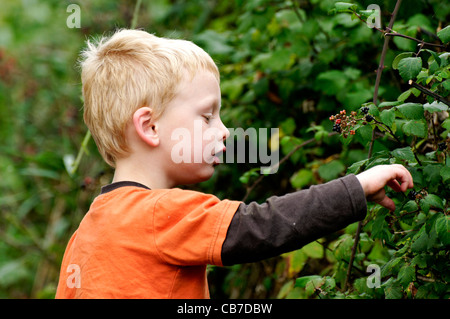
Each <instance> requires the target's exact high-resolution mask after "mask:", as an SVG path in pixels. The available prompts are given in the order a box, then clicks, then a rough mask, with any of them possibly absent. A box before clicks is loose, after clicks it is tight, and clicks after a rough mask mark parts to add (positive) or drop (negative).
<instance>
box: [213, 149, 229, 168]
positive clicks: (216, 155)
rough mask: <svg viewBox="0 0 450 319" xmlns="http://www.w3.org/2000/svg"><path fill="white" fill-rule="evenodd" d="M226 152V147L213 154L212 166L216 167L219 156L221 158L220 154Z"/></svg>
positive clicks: (218, 162)
mask: <svg viewBox="0 0 450 319" xmlns="http://www.w3.org/2000/svg"><path fill="white" fill-rule="evenodd" d="M225 151H226V147H225V146H224V147H223V149H222V150H221V151H219V152H217V153H214V154H213V156H214V158H213V165H214V166H217V165H219V164H220V158H219V157H220V156H222V154H223V153H224V152H225Z"/></svg>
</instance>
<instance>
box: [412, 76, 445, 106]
mask: <svg viewBox="0 0 450 319" xmlns="http://www.w3.org/2000/svg"><path fill="white" fill-rule="evenodd" d="M408 84H409V85H411V86H412V87H414V88H416V89H418V90H419V91H420V92H422V93H424V94H426V95H429V96H431V97H433V98H435V99H436V100H438V101H439V102H442V103H444V104H446V105H448V106H450V102H449V101H448V100H446V99H444V98H443V97H442V96H440V95H439V94H437V93H435V92H432V91H430V90H429V89H427V88H426V87H424V86H423V85H420V84H419V83H416V82H414V81H413V80H409V81H408Z"/></svg>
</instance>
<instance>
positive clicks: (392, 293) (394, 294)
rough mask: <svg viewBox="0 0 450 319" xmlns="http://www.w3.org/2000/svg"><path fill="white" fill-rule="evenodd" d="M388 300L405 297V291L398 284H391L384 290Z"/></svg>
mask: <svg viewBox="0 0 450 319" xmlns="http://www.w3.org/2000/svg"><path fill="white" fill-rule="evenodd" d="M384 293H385V295H386V299H401V298H402V297H403V289H402V287H401V286H400V285H399V284H398V283H395V282H394V283H391V284H390V285H388V286H387V287H386V288H384Z"/></svg>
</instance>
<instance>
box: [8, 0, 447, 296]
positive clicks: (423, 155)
mask: <svg viewBox="0 0 450 319" xmlns="http://www.w3.org/2000/svg"><path fill="white" fill-rule="evenodd" d="M335 2H336V1H334V0H323V1H319V0H310V1H303V0H298V1H284V0H272V1H268V0H249V1H243V0H235V1H222V0H208V1H200V0H190V1H181V0H178V1H177V0H152V1H145V0H144V1H142V3H141V6H140V8H139V11H138V16H137V21H138V24H137V27H139V28H143V29H145V30H146V31H148V32H152V33H155V34H156V35H159V36H167V37H179V38H185V39H189V40H192V41H194V42H196V43H197V44H199V45H200V46H202V47H203V48H205V50H206V51H208V52H209V53H210V54H211V55H212V56H213V58H214V59H215V60H216V61H217V63H218V65H219V68H220V70H221V74H222V79H221V88H222V93H223V97H222V99H223V100H222V118H223V120H224V123H225V125H226V126H228V127H234V128H237V127H242V128H248V127H255V128H269V127H270V128H272V127H274V128H275V127H278V128H280V147H281V155H282V156H286V155H289V156H287V157H286V160H285V161H284V162H283V163H282V165H281V166H280V169H279V171H278V172H277V174H272V175H268V176H265V177H263V178H260V177H259V176H258V174H257V173H255V170H254V169H255V168H256V167H259V166H260V164H226V165H221V166H220V167H219V168H218V169H217V172H216V174H215V175H214V176H213V178H212V179H211V180H209V181H207V182H205V183H202V184H199V185H189V186H186V187H187V188H191V189H197V190H201V191H204V192H208V193H214V194H216V195H217V196H218V197H219V198H232V199H238V200H239V199H244V198H245V201H247V202H248V201H251V200H256V201H258V202H262V201H264V200H265V199H266V198H268V197H269V196H272V195H282V194H284V193H286V192H291V191H294V190H297V189H303V188H307V187H309V186H310V185H313V184H320V183H324V182H327V181H329V180H332V179H334V178H337V177H339V176H343V175H345V174H347V173H348V172H357V171H358V170H360V169H363V168H365V167H369V166H370V165H375V164H382V163H390V162H401V163H403V164H405V165H408V167H409V168H410V170H411V172H412V173H414V178H415V182H416V184H417V185H418V188H417V189H415V191H417V192H418V193H420V192H422V193H421V195H420V196H422V197H423V198H419V197H417V198H415V199H413V200H407V199H405V197H401V196H398V197H397V198H396V201H397V203H398V205H399V207H400V209H399V210H398V211H396V212H395V214H394V215H388V213H387V212H386V211H384V210H382V209H380V208H379V207H375V206H374V207H370V211H369V214H368V218H367V220H366V221H365V223H364V229H363V230H362V232H361V234H360V236H359V243H358V249H357V251H356V255H355V261H354V268H353V272H352V274H351V276H350V278H347V269H348V264H349V260H350V257H351V256H350V255H351V250H352V246H353V245H354V240H355V231H356V228H357V225H356V224H354V225H350V226H349V227H347V228H346V229H344V230H342V231H340V232H338V233H335V234H331V235H329V236H327V237H325V238H322V239H320V240H318V241H316V242H313V243H311V244H309V245H307V246H305V247H304V248H302V249H300V250H298V251H295V252H292V253H288V254H285V255H283V256H280V257H277V258H272V259H269V260H266V261H263V262H260V263H255V264H244V265H236V266H233V267H228V268H220V267H211V268H209V280H210V289H211V295H212V297H213V298H345V297H348V298H443V297H445V298H448V297H449V291H448V282H449V280H450V278H449V277H450V275H449V272H448V266H449V255H448V245H449V241H448V223H449V220H448V212H449V204H448V200H449V197H450V196H449V191H448V185H449V178H448V170H447V171H444V173H442V172H441V170H444V168H445V167H447V169H448V167H449V166H450V164H449V160H448V158H449V153H448V151H447V152H446V151H443V152H439V151H438V150H437V149H436V143H435V142H433V141H430V140H428V137H429V135H428V133H427V132H428V129H430V130H432V129H433V127H434V129H435V130H437V132H435V133H434V136H439V139H440V140H439V141H440V142H441V143H442V141H445V139H446V138H447V136H448V135H446V134H448V132H449V131H450V126H449V124H448V123H449V122H448V120H447V122H445V112H444V113H442V112H438V111H442V110H444V111H445V106H441V105H440V104H439V107H441V109H439V107H438V106H436V108H437V109H428V110H427V112H428V113H426V112H425V111H424V109H423V105H425V104H426V103H428V104H431V103H433V100H429V97H427V96H425V95H424V94H421V92H417V91H413V90H412V89H411V87H410V86H409V85H408V83H407V81H406V80H405V79H404V78H402V75H401V74H400V73H399V71H398V70H397V69H396V68H395V67H393V62H394V61H395V59H396V57H398V55H399V54H402V53H405V52H412V53H413V54H416V53H417V52H418V49H417V43H416V42H414V41H410V40H408V39H404V38H400V37H394V38H393V39H392V41H391V42H390V46H389V50H388V51H387V54H386V60H385V63H384V64H385V66H386V67H385V69H384V71H383V75H382V80H381V84H380V88H379V102H380V103H382V102H385V104H384V106H383V107H384V108H383V107H382V108H379V107H380V105H370V104H368V105H369V106H370V114H372V115H373V116H374V117H375V119H376V120H377V121H379V122H380V123H383V124H384V125H385V126H389V127H393V126H394V123H395V126H396V128H395V134H396V135H398V136H397V138H398V139H400V141H401V143H400V144H401V145H400V144H399V143H397V142H396V141H393V140H392V137H390V136H389V134H388V133H389V132H387V131H386V130H383V128H381V130H380V132H381V134H382V135H383V136H384V137H382V138H379V139H377V140H375V142H374V143H373V154H374V157H372V158H371V159H370V160H369V159H368V155H369V154H368V153H369V143H370V141H371V132H372V129H373V127H374V126H375V124H373V123H372V124H371V125H366V126H363V127H361V128H359V129H358V130H357V131H356V134H355V135H354V136H353V137H352V138H350V139H343V138H342V137H340V136H339V135H337V134H330V133H331V132H332V127H333V122H332V121H330V120H329V117H330V115H332V114H336V113H339V111H340V110H343V109H346V110H347V112H350V111H357V112H358V114H360V111H359V109H360V107H361V105H362V104H364V103H368V102H371V101H372V98H373V91H374V83H375V77H376V73H375V70H376V69H377V68H378V63H379V60H380V54H381V48H382V45H383V41H384V37H383V35H382V34H381V33H379V32H376V31H375V30H373V29H370V28H368V27H367V26H366V25H365V24H364V23H362V22H361V21H359V19H352V15H351V14H350V13H347V12H337V13H336V14H330V10H332V9H334V8H336V6H335ZM70 3H76V4H78V5H80V7H81V28H80V29H69V28H68V27H67V26H66V19H67V17H68V16H69V14H70V13H68V12H66V8H67V6H68V5H69V4H70ZM353 3H355V4H357V5H358V8H360V9H365V8H367V6H368V5H369V4H378V5H379V6H380V7H381V10H382V21H383V25H386V24H387V22H388V21H389V18H390V12H392V10H393V8H394V5H395V1H390V0H385V1H374V0H370V1H358V2H353ZM134 8H135V2H134V1H118V2H112V1H106V0H98V1H73V2H72V1H56V0H52V1H38V0H34V1H32V0H26V1H25V0H24V1H20V2H19V1H3V2H2V9H1V11H0V138H1V141H2V142H1V144H0V172H1V176H2V178H1V179H0V214H1V215H0V298H52V297H53V296H54V293H55V289H56V284H57V279H58V273H59V266H60V261H61V259H62V255H63V253H64V249H65V246H66V243H67V241H68V239H69V237H70V236H71V234H72V233H73V231H74V230H75V229H76V227H77V226H78V224H79V222H80V220H81V219H82V217H83V215H84V214H85V213H86V211H87V210H88V208H89V205H90V203H91V201H92V200H93V198H94V197H95V196H96V195H97V194H98V192H99V190H100V187H101V186H102V185H104V184H107V183H109V182H110V180H111V178H112V170H111V169H110V168H109V167H107V166H106V164H104V163H103V162H102V160H101V157H100V156H99V154H98V152H97V151H96V147H95V145H94V143H93V142H92V141H89V143H87V145H86V147H85V151H86V152H87V154H85V155H84V157H83V158H82V161H81V162H80V166H79V167H78V170H77V171H76V173H75V174H74V175H72V176H71V175H70V174H69V173H68V171H67V169H66V165H65V160H66V163H67V160H68V159H70V158H73V157H75V156H76V154H77V153H78V150H79V149H80V146H81V145H82V143H83V139H84V137H85V134H86V127H85V125H84V123H83V121H82V101H81V98H80V95H81V85H80V77H79V71H78V69H77V66H76V62H77V58H78V53H79V52H80V50H81V49H82V48H83V46H84V42H85V40H86V38H88V37H97V36H99V35H101V34H105V33H106V34H107V33H110V32H112V31H113V30H114V29H115V28H122V27H130V25H131V20H132V18H133V14H134ZM449 17H450V4H448V3H447V2H446V1H441V0H427V1H425V0H408V1H407V2H406V1H405V2H404V3H403V5H402V6H401V8H400V11H399V12H398V16H397V19H396V22H395V24H394V27H393V29H394V30H396V31H398V32H401V33H403V34H405V35H408V36H411V37H415V38H420V39H424V40H425V41H428V42H434V43H440V42H439V39H438V38H436V36H435V34H436V33H437V31H438V30H441V29H443V28H445V27H446V24H447V23H448V21H449ZM434 51H435V52H437V54H438V56H440V55H442V54H443V53H444V52H445V50H443V49H438V50H434ZM420 56H421V57H422V59H423V64H422V66H423V71H424V72H426V74H422V75H420V74H419V75H418V74H416V75H415V77H414V79H415V80H417V81H419V80H422V81H424V82H423V84H424V85H425V84H426V85H428V86H429V87H430V89H432V90H434V91H436V92H437V93H439V94H441V95H442V96H443V97H447V98H448V91H449V84H448V83H449V82H448V81H449V80H448V79H449V76H448V72H447V73H444V72H445V71H446V70H447V71H448V67H447V66H448V64H447V65H444V64H443V63H440V64H439V65H438V66H436V65H432V63H433V61H436V59H435V58H434V56H433V55H432V54H431V53H430V52H428V53H427V52H423V53H421V54H420ZM403 57H411V56H407V55H404V56H403ZM447 57H448V56H447ZM433 59H434V60H433ZM441 60H444V56H442V59H441ZM445 61H448V58H446V60H445ZM406 62H407V60H406ZM406 62H401V59H399V58H398V59H397V63H402V65H403V64H405V63H406ZM395 65H396V64H395V63H394V66H395ZM398 66H400V64H399V65H398ZM430 70H431V71H430ZM430 72H431V73H430ZM431 75H433V76H435V77H434V78H433V79H431V80H430V82H428V83H425V82H426V81H427V79H426V77H429V76H431ZM425 76H426V77H425ZM437 76H440V78H437ZM444 83H445V84H444ZM434 84H436V85H435V87H431V86H432V85H434ZM408 92H409V93H408ZM389 102H391V104H389ZM397 102H401V103H397ZM402 103H403V104H406V103H411V104H415V105H421V106H422V114H423V117H422V116H420V115H419V116H417V115H415V114H417V113H414V110H411V112H412V113H409V107H406V108H405V107H403V108H401V107H400V108H399V109H395V108H393V106H394V107H397V106H400V104H402ZM412 108H414V107H412ZM402 109H403V110H404V111H405V110H407V111H406V112H401V110H402ZM416 110H417V107H416ZM447 110H448V109H447ZM385 111H386V112H385ZM383 112H385V113H383ZM419 113H420V111H419ZM427 114H432V116H435V117H436V116H444V118H443V119H438V120H437V122H435V123H436V124H435V125H431V126H429V124H428V123H431V122H430V119H429V118H426V116H429V115H427ZM442 114H444V115H442ZM447 116H448V113H447ZM402 121H403V122H402ZM405 121H419V122H420V123H424V124H418V125H416V124H415V123H410V122H408V123H410V124H408V125H406V128H405V126H404V125H405ZM444 122H445V123H444ZM446 125H447V126H446ZM421 127H424V128H423V129H421ZM423 130H425V131H426V133H423ZM421 141H422V142H421ZM436 142H437V141H436ZM418 143H421V144H420V145H419V144H418ZM428 144H430V145H428ZM427 145H428V146H427ZM419 146H420V147H421V148H420V147H419ZM293 150H295V152H291V151H293ZM414 154H415V155H416V156H419V157H420V162H421V164H423V165H417V164H418V163H417V162H416V158H415V156H414ZM427 154H428V155H427ZM411 155H412V157H411ZM427 161H428V162H427ZM355 163H357V164H355ZM438 166H439V167H438ZM426 167H428V168H426ZM349 168H350V169H349ZM437 168H439V170H437ZM428 195H433V196H431V197H428ZM405 207H406V208H405ZM369 264H377V265H379V266H382V279H383V280H382V286H381V287H380V288H377V289H372V288H368V286H367V285H366V278H367V276H368V275H369V274H368V273H367V272H366V267H367V265H369ZM346 279H348V280H349V287H348V289H347V288H346V287H344V282H345V281H346Z"/></svg>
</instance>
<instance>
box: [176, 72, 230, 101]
mask: <svg viewBox="0 0 450 319" xmlns="http://www.w3.org/2000/svg"><path fill="white" fill-rule="evenodd" d="M178 95H179V96H180V97H181V98H193V99H199V100H202V101H204V102H208V103H210V104H215V105H217V107H220V104H221V96H220V95H221V94H220V86H219V82H218V81H217V79H216V77H215V76H214V74H212V73H211V72H208V71H203V72H199V73H198V74H196V75H194V76H193V77H186V76H185V77H184V78H183V80H182V81H181V83H180V85H179V90H178Z"/></svg>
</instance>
